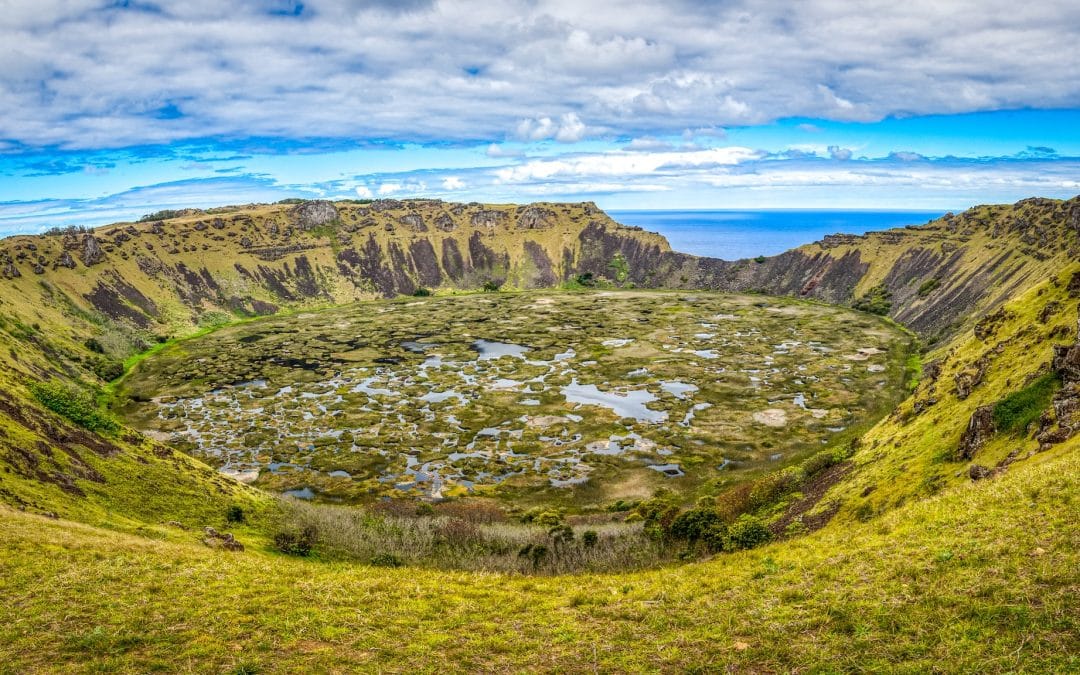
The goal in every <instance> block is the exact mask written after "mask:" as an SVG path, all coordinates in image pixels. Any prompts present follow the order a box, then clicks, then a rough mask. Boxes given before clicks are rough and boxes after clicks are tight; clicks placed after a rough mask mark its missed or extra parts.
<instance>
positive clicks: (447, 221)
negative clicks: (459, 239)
mask: <svg viewBox="0 0 1080 675" xmlns="http://www.w3.org/2000/svg"><path fill="white" fill-rule="evenodd" d="M435 227H437V228H438V229H440V230H442V231H443V232H453V231H454V230H455V229H456V228H457V225H456V224H455V223H454V219H453V218H451V217H450V216H448V215H447V214H445V213H440V214H439V215H438V217H436V218H435Z"/></svg>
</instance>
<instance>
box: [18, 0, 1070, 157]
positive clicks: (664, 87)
mask: <svg viewBox="0 0 1080 675" xmlns="http://www.w3.org/2000/svg"><path fill="white" fill-rule="evenodd" d="M126 4H127V3H115V2H107V1H106V0H42V1H41V2H35V3H32V4H31V3H25V2H23V3H19V2H16V3H6V5H5V10H4V12H3V13H2V14H0V44H2V45H3V48H2V49H0V139H4V142H6V143H15V144H16V146H17V147H18V146H19V145H27V144H28V145H30V146H35V147H45V146H58V147H65V148H70V147H78V148H99V147H122V146H128V145H135V144H147V143H170V142H174V141H178V140H186V139H197V138H207V137H233V138H235V137H245V136H252V137H265V138H289V139H306V138H310V137H311V136H319V137H323V138H361V139H370V138H381V139H396V140H418V141H424V140H448V139H451V140H454V139H457V140H476V139H486V140H498V139H501V138H505V137H507V136H508V135H509V136H515V135H516V136H517V137H520V138H522V139H526V140H530V141H537V140H556V141H560V142H567V143H570V142H575V141H579V140H582V139H584V138H588V137H590V136H593V135H596V134H611V135H613V136H626V137H640V136H646V135H654V136H671V135H677V134H678V133H680V132H681V131H682V130H683V129H700V128H708V127H723V126H731V125H745V124H757V123H765V122H769V121H772V120H775V119H777V118H781V117H806V118H812V119H816V118H827V119H836V120H872V119H879V118H882V117H885V116H889V115H913V114H914V115H918V114H949V113H956V112H965V111H975V110H991V109H1011V108H1068V107H1077V106H1080V69H1077V68H1076V67H1075V61H1076V59H1075V58H1069V56H1070V55H1075V54H1076V41H1075V35H1076V30H1077V26H1080V3H1076V2H1074V1H1072V0H1040V1H1039V2H1031V3H1026V4H1024V5H1018V4H1017V3H1015V2H1013V1H1012V0H955V1H950V2H941V1H940V0H909V1H908V2H904V3H887V2H874V3H873V4H872V6H870V7H866V6H858V7H856V6H854V5H852V4H851V3H842V2H836V1H835V0H806V1H804V2H798V3H791V2H786V1H783V0H753V1H752V0H727V1H726V2H723V3H716V2H700V1H698V2H694V1H691V0H683V1H679V2H670V3H641V2H638V1H637V0H608V2H606V3H604V7H603V11H600V10H599V9H598V7H597V5H596V3H591V2H567V1H566V0H508V1H507V2H500V3H492V2H482V1H481V0H442V1H440V2H426V1H422V0H418V1H413V2H408V3H406V4H404V5H402V4H401V3H394V2H389V1H382V2H362V3H359V2H355V1H353V0H310V1H309V2H306V3H305V4H304V8H303V12H302V13H301V15H300V16H298V17H284V16H278V15H274V14H272V13H270V12H268V11H267V5H266V3H260V2H238V3H219V2H210V1H208V0H194V1H192V2H183V3H179V2H177V3H153V2H146V3H140V7H136V6H134V5H135V4H136V3H132V6H131V7H125V6H124V5H126ZM142 5H146V6H151V5H154V6H156V7H157V10H158V11H144V8H141V6H142ZM1003 16H1005V17H1008V21H1002V19H1001V17H1003ZM522 120H524V122H523V121H522Z"/></svg>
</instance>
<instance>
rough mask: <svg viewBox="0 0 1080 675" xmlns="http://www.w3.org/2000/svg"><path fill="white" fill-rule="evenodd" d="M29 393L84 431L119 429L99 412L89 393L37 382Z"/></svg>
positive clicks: (64, 386) (101, 431) (103, 412)
mask: <svg viewBox="0 0 1080 675" xmlns="http://www.w3.org/2000/svg"><path fill="white" fill-rule="evenodd" d="M30 392H31V393H32V394H33V395H34V398H36V399H37V400H38V401H39V402H40V403H41V404H42V405H44V406H45V407H46V408H48V409H49V410H51V411H53V412H54V413H56V414H57V415H60V416H61V417H66V418H67V419H69V420H71V421H72V422H74V423H75V424H78V425H79V426H80V427H83V428H84V429H89V430H90V431H95V432H99V433H106V432H113V431H116V430H117V429H119V428H120V425H119V424H117V422H116V420H114V419H113V418H112V417H111V416H110V415H109V414H108V413H106V412H105V411H103V410H101V409H100V408H98V406H97V402H96V401H94V397H93V396H91V395H90V394H89V393H87V392H85V391H83V390H82V389H78V388H77V387H73V386H70V385H66V384H64V383H62V382H56V381H52V382H37V383H34V384H32V385H30Z"/></svg>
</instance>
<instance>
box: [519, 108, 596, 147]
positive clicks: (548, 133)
mask: <svg viewBox="0 0 1080 675" xmlns="http://www.w3.org/2000/svg"><path fill="white" fill-rule="evenodd" d="M585 131H586V127H585V124H584V123H583V122H582V121H581V119H580V118H579V117H578V116H577V114H575V113H572V112H568V113H563V114H562V115H561V116H560V117H559V119H557V120H554V119H552V118H550V117H537V118H530V119H524V120H521V121H520V122H518V124H517V129H516V134H517V137H518V138H520V139H521V140H524V141H546V140H549V139H555V140H556V141H559V142H560V143H576V142H577V141H580V140H581V139H582V138H584V137H585Z"/></svg>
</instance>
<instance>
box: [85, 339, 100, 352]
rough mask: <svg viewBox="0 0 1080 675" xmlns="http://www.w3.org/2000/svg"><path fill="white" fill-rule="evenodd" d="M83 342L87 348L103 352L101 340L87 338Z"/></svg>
mask: <svg viewBox="0 0 1080 675" xmlns="http://www.w3.org/2000/svg"><path fill="white" fill-rule="evenodd" d="M83 344H84V345H85V346H86V348H87V349H89V350H90V351H92V352H94V353H95V354H104V353H105V347H103V346H102V344H101V342H100V341H99V340H98V339H97V338H89V339H87V340H86V342H84V343H83Z"/></svg>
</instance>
